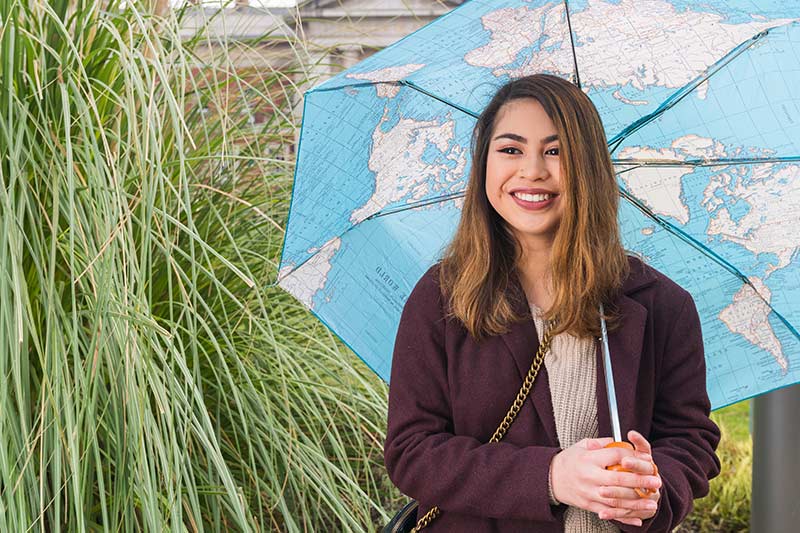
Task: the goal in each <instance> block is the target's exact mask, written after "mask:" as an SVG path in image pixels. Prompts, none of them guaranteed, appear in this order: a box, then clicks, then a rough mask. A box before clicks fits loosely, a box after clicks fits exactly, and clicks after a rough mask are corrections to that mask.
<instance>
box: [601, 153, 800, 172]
mask: <svg viewBox="0 0 800 533" xmlns="http://www.w3.org/2000/svg"><path fill="white" fill-rule="evenodd" d="M611 161H612V163H613V164H615V165H634V166H633V168H630V169H626V170H625V172H629V171H631V170H635V169H637V168H640V167H723V166H732V165H758V164H762V163H794V162H800V155H787V156H779V157H749V158H744V159H736V158H717V159H713V158H712V159H612V160H611Z"/></svg>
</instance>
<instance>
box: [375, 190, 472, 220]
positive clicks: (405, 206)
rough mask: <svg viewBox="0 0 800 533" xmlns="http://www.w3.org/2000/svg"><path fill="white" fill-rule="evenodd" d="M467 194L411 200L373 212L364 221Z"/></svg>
mask: <svg viewBox="0 0 800 533" xmlns="http://www.w3.org/2000/svg"><path fill="white" fill-rule="evenodd" d="M465 194H466V193H465V192H464V191H458V192H453V193H448V194H443V195H441V196H434V197H432V198H428V199H427V200H420V201H418V202H409V203H407V204H403V205H402V206H398V207H394V208H392V209H382V210H380V211H378V212H376V213H373V214H371V215H370V216H368V217H367V218H365V219H364V220H363V221H362V222H366V221H367V220H372V219H374V218H380V217H385V216H386V215H394V214H396V213H401V212H403V211H408V210H409V209H418V208H420V207H425V206H427V205H431V204H440V203H442V202H446V201H448V200H455V199H457V198H461V197H463V196H464V195H465Z"/></svg>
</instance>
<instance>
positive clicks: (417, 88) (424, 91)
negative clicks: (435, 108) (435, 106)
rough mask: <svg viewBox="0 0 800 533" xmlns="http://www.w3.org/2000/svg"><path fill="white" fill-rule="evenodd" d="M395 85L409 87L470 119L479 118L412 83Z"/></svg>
mask: <svg viewBox="0 0 800 533" xmlns="http://www.w3.org/2000/svg"><path fill="white" fill-rule="evenodd" d="M397 83H398V84H399V85H404V86H406V87H410V88H411V89H414V90H415V91H418V92H421V93H422V94H424V95H425V96H430V97H431V98H433V99H434V100H437V101H439V102H441V103H443V104H445V105H447V106H450V107H452V108H454V109H458V110H459V111H461V112H462V113H466V114H467V115H469V116H471V117H472V118H478V117H479V116H480V113H476V112H475V111H471V110H469V109H467V108H466V107H461V106H460V105H458V104H454V103H453V102H451V101H449V100H445V99H444V98H442V97H441V96H437V95H435V94H433V93H432V92H430V91H428V90H425V89H423V88H422V87H420V86H419V85H417V84H416V83H414V82H413V81H408V80H400V81H398V82H397Z"/></svg>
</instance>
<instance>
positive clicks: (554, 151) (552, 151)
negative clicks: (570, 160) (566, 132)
mask: <svg viewBox="0 0 800 533" xmlns="http://www.w3.org/2000/svg"><path fill="white" fill-rule="evenodd" d="M544 153H545V154H547V155H558V148H557V147H556V148H549V149H547V150H545V152H544Z"/></svg>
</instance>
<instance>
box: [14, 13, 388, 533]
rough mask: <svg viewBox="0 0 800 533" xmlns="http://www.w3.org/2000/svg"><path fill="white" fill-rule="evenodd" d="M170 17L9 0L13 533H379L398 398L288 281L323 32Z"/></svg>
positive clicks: (170, 15) (178, 16)
mask: <svg viewBox="0 0 800 533" xmlns="http://www.w3.org/2000/svg"><path fill="white" fill-rule="evenodd" d="M167 4H168V2H167V1H166V0H160V1H157V2H156V1H153V2H141V1H139V2H121V1H118V0H107V1H104V2H95V1H83V0H69V1H68V0H50V1H48V2H44V1H39V0H0V87H2V90H0V183H1V184H2V187H1V188H0V302H2V308H1V309H0V372H1V373H2V379H0V531H15V532H24V531H43V532H44V531H46V532H58V531H69V532H80V531H167V530H169V531H185V530H189V531H321V530H331V531H332V530H337V531H364V530H366V529H370V527H371V526H370V524H371V523H372V522H373V521H375V520H379V521H380V520H382V519H383V518H385V516H386V514H385V513H384V512H383V511H382V509H381V508H380V506H379V504H378V503H376V502H378V501H379V500H380V498H379V494H378V491H379V484H380V483H381V478H380V475H379V474H378V472H379V469H376V468H375V464H376V461H377V460H378V459H379V455H378V456H376V455H375V454H376V450H379V448H380V442H381V436H382V432H383V430H382V424H383V416H384V413H385V394H386V391H385V387H384V386H382V385H381V384H379V383H377V381H376V379H373V378H371V377H369V376H366V375H365V374H366V372H367V371H366V370H363V369H361V368H358V367H354V366H353V365H351V363H350V360H349V359H348V356H347V355H346V353H345V351H344V349H343V348H342V347H341V346H340V345H339V344H337V343H336V341H335V340H334V338H333V336H332V335H331V334H330V333H328V332H327V331H326V330H325V329H324V328H323V327H322V326H319V325H317V324H316V323H315V322H314V321H313V320H312V319H311V318H310V317H309V315H308V313H307V312H306V311H305V310H304V309H303V308H302V306H301V305H300V304H298V303H296V302H295V301H293V300H292V299H291V298H290V297H288V296H287V295H285V294H284V293H282V292H281V291H280V290H278V289H277V288H274V287H271V286H270V283H271V282H272V281H274V279H275V277H276V264H277V260H278V256H279V253H280V244H281V240H282V223H283V220H284V218H285V212H286V209H287V208H288V199H289V194H290V187H291V176H292V164H293V163H292V161H291V160H287V159H286V158H285V154H286V153H287V146H288V145H289V144H291V143H292V142H293V141H294V128H295V126H296V125H295V124H294V122H293V119H292V115H291V112H288V113H287V112H283V111H286V110H287V106H288V103H289V102H292V101H297V99H298V98H299V95H298V94H297V90H298V87H297V86H296V85H295V84H294V82H293V81H292V80H293V78H294V77H299V78H301V79H303V81H309V80H308V79H305V78H304V77H307V72H306V71H305V70H303V68H304V67H303V64H302V59H303V57H302V56H303V53H304V51H303V48H302V43H300V42H298V43H292V44H293V45H295V46H296V47H295V48H293V49H294V50H295V51H294V53H295V55H296V57H295V58H294V61H293V62H290V63H288V64H287V66H286V68H284V69H282V70H281V71H280V72H278V71H275V70H271V69H260V70H251V71H249V72H246V73H242V72H240V71H238V70H237V68H236V65H235V64H234V62H233V61H232V60H231V53H232V51H233V47H237V51H247V52H253V50H254V49H253V47H252V44H251V43H247V42H239V43H231V44H229V43H225V42H220V41H217V42H216V45H215V46H214V47H209V46H208V42H209V41H211V40H214V39H216V37H214V36H212V35H210V34H209V33H208V28H209V27H210V24H211V23H212V22H213V21H207V22H206V23H204V25H201V28H200V29H199V31H197V32H196V33H195V34H194V37H189V38H186V36H185V35H184V37H183V38H182V37H181V33H180V23H181V21H180V17H181V16H182V13H181V12H174V11H172V10H169V9H167ZM220 13H222V12H220ZM219 16H224V13H222V14H221V15H219ZM265 40H269V36H266V37H265ZM253 108H261V109H263V108H267V109H272V110H276V111H275V112H272V113H269V114H268V116H267V117H266V118H265V119H264V120H263V121H261V122H255V123H254V120H253V114H252V112H251V110H252V109H253ZM288 109H289V110H290V108H288ZM277 110H281V112H277Z"/></svg>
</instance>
